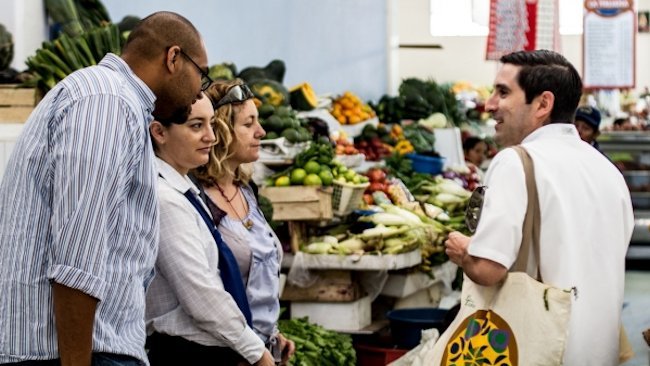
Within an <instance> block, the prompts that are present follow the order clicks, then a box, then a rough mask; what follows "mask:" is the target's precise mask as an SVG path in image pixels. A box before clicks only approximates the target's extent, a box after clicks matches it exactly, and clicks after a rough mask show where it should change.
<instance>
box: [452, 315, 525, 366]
mask: <svg viewBox="0 0 650 366" xmlns="http://www.w3.org/2000/svg"><path fill="white" fill-rule="evenodd" d="M518 364H519V359H518V351H517V340H516V338H515V335H514V334H513V332H512V329H510V326H508V323H506V322H505V320H503V318H501V317H500V316H499V315H498V314H497V313H495V312H493V311H491V310H479V311H477V312H475V313H474V314H472V315H470V316H468V317H467V318H465V320H463V322H462V323H461V324H460V326H459V327H458V328H457V329H456V331H455V332H454V334H453V335H452V336H451V338H450V339H449V342H447V346H446V348H445V353H444V355H443V357H442V363H441V365H444V366H461V365H462V366H480V365H492V366H517V365H518Z"/></svg>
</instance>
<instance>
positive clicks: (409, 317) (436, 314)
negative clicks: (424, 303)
mask: <svg viewBox="0 0 650 366" xmlns="http://www.w3.org/2000/svg"><path fill="white" fill-rule="evenodd" d="M448 311H449V310H448V309H438V308H413V309H397V310H391V311H389V312H388V313H387V314H386V317H387V318H388V320H389V321H390V332H391V338H392V339H393V343H395V345H397V346H398V347H400V348H405V349H411V348H414V347H415V346H417V345H418V344H420V339H421V338H422V330H424V329H431V328H436V329H438V330H439V331H440V333H441V334H442V332H444V331H445V329H444V328H445V325H446V324H445V316H446V315H447V312H448Z"/></svg>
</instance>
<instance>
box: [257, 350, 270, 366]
mask: <svg viewBox="0 0 650 366" xmlns="http://www.w3.org/2000/svg"><path fill="white" fill-rule="evenodd" d="M253 365H255V366H275V361H274V360H273V356H272V355H271V352H269V350H268V349H265V350H264V353H263V354H262V358H260V360H259V361H257V362H255V363H254V364H253Z"/></svg>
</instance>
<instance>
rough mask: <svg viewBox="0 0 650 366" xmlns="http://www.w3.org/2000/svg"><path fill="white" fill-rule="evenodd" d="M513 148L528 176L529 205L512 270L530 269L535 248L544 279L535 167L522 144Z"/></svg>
mask: <svg viewBox="0 0 650 366" xmlns="http://www.w3.org/2000/svg"><path fill="white" fill-rule="evenodd" d="M513 149H514V150H515V151H516V152H517V154H518V155H519V158H520V159H521V163H522V164H523V166H524V175H525V177H526V190H527V192H528V207H527V208H526V216H525V217H524V225H523V230H522V234H523V236H522V239H521V248H520V249H519V255H518V256H517V260H516V261H515V263H514V264H513V266H512V268H511V271H512V272H526V271H527V269H528V258H529V256H530V250H531V247H532V250H534V253H535V255H534V257H535V265H536V267H537V269H536V271H537V279H538V280H540V281H541V280H542V276H541V272H540V265H541V264H540V248H539V234H540V225H541V221H540V219H541V214H540V210H539V196H538V195H537V184H536V183H535V167H534V165H533V160H532V159H531V157H530V154H528V151H526V149H525V148H524V147H523V146H521V145H517V146H515V147H513Z"/></svg>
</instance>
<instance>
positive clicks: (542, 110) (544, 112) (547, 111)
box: [535, 91, 555, 122]
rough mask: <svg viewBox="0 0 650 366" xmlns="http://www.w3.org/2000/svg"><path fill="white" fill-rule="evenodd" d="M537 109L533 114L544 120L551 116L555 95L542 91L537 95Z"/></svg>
mask: <svg viewBox="0 0 650 366" xmlns="http://www.w3.org/2000/svg"><path fill="white" fill-rule="evenodd" d="M536 99H537V110H536V111H535V116H536V117H538V118H539V119H541V120H542V121H544V122H546V121H549V118H550V117H551V112H552V111H553V106H554V105H555V95H554V94H553V93H551V92H550V91H543V92H542V94H540V95H539V96H537V98H536Z"/></svg>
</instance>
